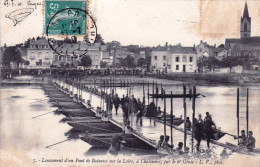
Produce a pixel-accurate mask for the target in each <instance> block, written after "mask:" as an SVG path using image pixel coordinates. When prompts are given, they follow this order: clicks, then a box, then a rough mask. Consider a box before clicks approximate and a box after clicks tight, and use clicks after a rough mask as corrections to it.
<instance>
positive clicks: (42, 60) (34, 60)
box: [26, 37, 54, 68]
mask: <svg viewBox="0 0 260 167" xmlns="http://www.w3.org/2000/svg"><path fill="white" fill-rule="evenodd" d="M26 60H27V61H29V65H28V66H29V67H31V68H49V67H50V65H51V64H52V63H53V60H54V51H53V50H52V49H51V48H50V46H49V43H48V41H47V39H46V38H44V37H43V38H40V39H38V40H34V39H33V40H31V42H30V45H29V47H28V48H27V57H26Z"/></svg>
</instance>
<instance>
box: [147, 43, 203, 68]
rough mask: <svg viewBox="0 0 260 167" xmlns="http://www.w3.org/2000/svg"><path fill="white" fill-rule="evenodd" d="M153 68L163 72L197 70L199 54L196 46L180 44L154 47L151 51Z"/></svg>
mask: <svg viewBox="0 0 260 167" xmlns="http://www.w3.org/2000/svg"><path fill="white" fill-rule="evenodd" d="M151 68H152V70H153V71H154V70H157V71H158V70H159V71H161V72H166V73H167V72H195V71H197V69H198V68H197V54H196V49H195V48H194V47H183V46H181V45H180V44H179V45H176V46H173V47H171V48H170V49H169V48H167V49H166V48H160V49H154V50H153V51H152V52H151Z"/></svg>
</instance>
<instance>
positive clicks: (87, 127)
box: [68, 121, 122, 133]
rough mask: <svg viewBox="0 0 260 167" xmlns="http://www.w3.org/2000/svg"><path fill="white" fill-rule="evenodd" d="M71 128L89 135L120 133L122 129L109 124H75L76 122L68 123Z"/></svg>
mask: <svg viewBox="0 0 260 167" xmlns="http://www.w3.org/2000/svg"><path fill="white" fill-rule="evenodd" d="M68 124H69V125H70V126H72V127H73V128H75V129H77V130H79V131H83V132H86V131H87V132H89V133H112V132H113V133H114V132H116V133H118V132H122V129H121V128H120V127H118V126H116V125H114V124H112V123H110V122H105V121H102V122H98V123H94V122H92V123H86V122H84V123H77V122H69V123H68Z"/></svg>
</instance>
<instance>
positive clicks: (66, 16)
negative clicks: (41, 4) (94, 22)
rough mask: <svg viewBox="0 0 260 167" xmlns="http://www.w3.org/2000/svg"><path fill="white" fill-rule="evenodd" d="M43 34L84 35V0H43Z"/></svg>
mask: <svg viewBox="0 0 260 167" xmlns="http://www.w3.org/2000/svg"><path fill="white" fill-rule="evenodd" d="M45 34H47V35H86V34H87V1H86V0H75V1H74V0H70V1H66V0H56V1H55V0H54V1H53V0H45Z"/></svg>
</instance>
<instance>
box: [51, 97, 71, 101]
mask: <svg viewBox="0 0 260 167" xmlns="http://www.w3.org/2000/svg"><path fill="white" fill-rule="evenodd" d="M49 101H50V102H71V101H72V99H71V98H69V97H61V98H49Z"/></svg>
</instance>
